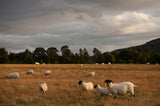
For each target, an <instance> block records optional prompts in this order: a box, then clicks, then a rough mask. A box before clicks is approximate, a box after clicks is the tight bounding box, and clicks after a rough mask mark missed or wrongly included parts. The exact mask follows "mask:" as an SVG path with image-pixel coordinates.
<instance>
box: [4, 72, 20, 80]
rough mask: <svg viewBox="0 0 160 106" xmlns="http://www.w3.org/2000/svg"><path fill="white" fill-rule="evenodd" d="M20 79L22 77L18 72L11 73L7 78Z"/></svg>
mask: <svg viewBox="0 0 160 106" xmlns="http://www.w3.org/2000/svg"><path fill="white" fill-rule="evenodd" d="M19 77H20V75H19V73H18V72H14V73H10V74H8V75H7V76H6V77H5V78H9V79H10V78H17V79H18V78H19Z"/></svg>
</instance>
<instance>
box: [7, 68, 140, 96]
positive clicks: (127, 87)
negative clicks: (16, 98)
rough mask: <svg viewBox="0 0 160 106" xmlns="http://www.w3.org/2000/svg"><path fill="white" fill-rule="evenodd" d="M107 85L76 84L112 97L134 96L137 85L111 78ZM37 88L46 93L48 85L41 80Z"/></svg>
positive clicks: (93, 74)
mask: <svg viewBox="0 0 160 106" xmlns="http://www.w3.org/2000/svg"><path fill="white" fill-rule="evenodd" d="M80 67H83V65H80ZM33 73H34V71H33V70H29V71H27V72H26V74H33ZM44 75H51V71H50V70H47V71H45V72H44ZM89 76H91V77H92V76H95V72H89V73H87V74H86V77H89ZM5 78H8V79H10V78H17V79H19V78H20V75H19V73H18V72H15V73H10V74H8V75H7V76H6V77H5ZM104 82H105V83H106V85H107V87H106V88H103V87H101V86H100V85H93V83H92V82H85V81H82V80H80V81H79V82H78V84H79V85H80V87H81V88H82V89H83V90H85V91H90V90H93V89H94V88H95V89H96V90H97V92H98V93H99V94H100V95H101V96H103V95H110V96H111V95H113V96H114V98H117V95H121V96H123V95H126V94H128V93H130V96H131V97H134V98H135V93H134V87H138V86H137V85H134V84H133V83H132V82H122V83H113V81H112V80H105V81H104ZM39 90H40V92H42V93H46V91H47V90H48V86H47V83H46V82H43V83H41V84H40V85H39Z"/></svg>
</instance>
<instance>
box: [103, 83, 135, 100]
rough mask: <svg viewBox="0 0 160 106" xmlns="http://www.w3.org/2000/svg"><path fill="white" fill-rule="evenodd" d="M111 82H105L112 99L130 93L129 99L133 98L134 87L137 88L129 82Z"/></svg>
mask: <svg viewBox="0 0 160 106" xmlns="http://www.w3.org/2000/svg"><path fill="white" fill-rule="evenodd" d="M112 82H113V81H112V80H105V83H106V84H107V88H108V90H109V92H111V93H112V94H113V95H114V98H117V95H122V96H123V95H126V94H127V93H130V95H131V97H132V96H133V97H134V98H135V94H134V87H138V86H136V85H134V84H133V83H131V82H122V83H112Z"/></svg>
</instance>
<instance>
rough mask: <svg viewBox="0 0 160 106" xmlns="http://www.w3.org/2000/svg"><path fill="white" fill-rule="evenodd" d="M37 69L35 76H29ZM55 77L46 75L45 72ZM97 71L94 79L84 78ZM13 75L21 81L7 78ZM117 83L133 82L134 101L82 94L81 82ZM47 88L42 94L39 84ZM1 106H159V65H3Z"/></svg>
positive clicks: (122, 97)
mask: <svg viewBox="0 0 160 106" xmlns="http://www.w3.org/2000/svg"><path fill="white" fill-rule="evenodd" d="M30 69H32V70H34V75H28V74H26V71H28V70H30ZM46 70H51V71H52V74H51V75H48V76H45V75H44V72H45V71H46ZM91 71H95V73H96V75H95V76H94V77H85V75H86V73H88V72H91ZM12 72H19V73H20V78H19V79H5V78H4V77H5V76H6V75H8V74H9V73H12ZM106 79H111V80H113V81H114V82H116V83H120V82H124V81H131V82H133V83H134V84H135V85H138V86H139V87H138V88H135V95H136V98H135V99H131V98H130V96H129V95H126V96H118V98H116V99H114V98H113V97H110V96H100V95H99V94H98V93H97V91H96V90H95V89H94V90H93V91H89V92H86V91H83V90H82V89H81V88H80V86H79V85H78V81H79V80H83V81H86V82H88V81H91V82H93V84H94V85H95V84H99V85H101V86H102V87H106V85H105V83H104V80H106ZM43 81H45V82H46V83H47V85H48V91H47V93H46V94H42V93H40V92H39V89H38V87H39V84H40V83H42V82H43ZM0 105H2V106H4V105H7V106H15V105H18V106H19V105H20V106H21V105H28V106H44V105H45V106H160V65H146V64H110V65H109V64H104V65H102V64H98V65H95V64H84V65H83V67H79V64H40V65H35V64H1V65H0Z"/></svg>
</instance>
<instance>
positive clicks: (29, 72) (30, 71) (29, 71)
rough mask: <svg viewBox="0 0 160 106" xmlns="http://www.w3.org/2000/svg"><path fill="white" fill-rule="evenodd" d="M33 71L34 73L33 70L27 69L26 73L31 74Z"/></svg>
mask: <svg viewBox="0 0 160 106" xmlns="http://www.w3.org/2000/svg"><path fill="white" fill-rule="evenodd" d="M33 73H34V71H33V70H28V71H27V72H26V74H33Z"/></svg>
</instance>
